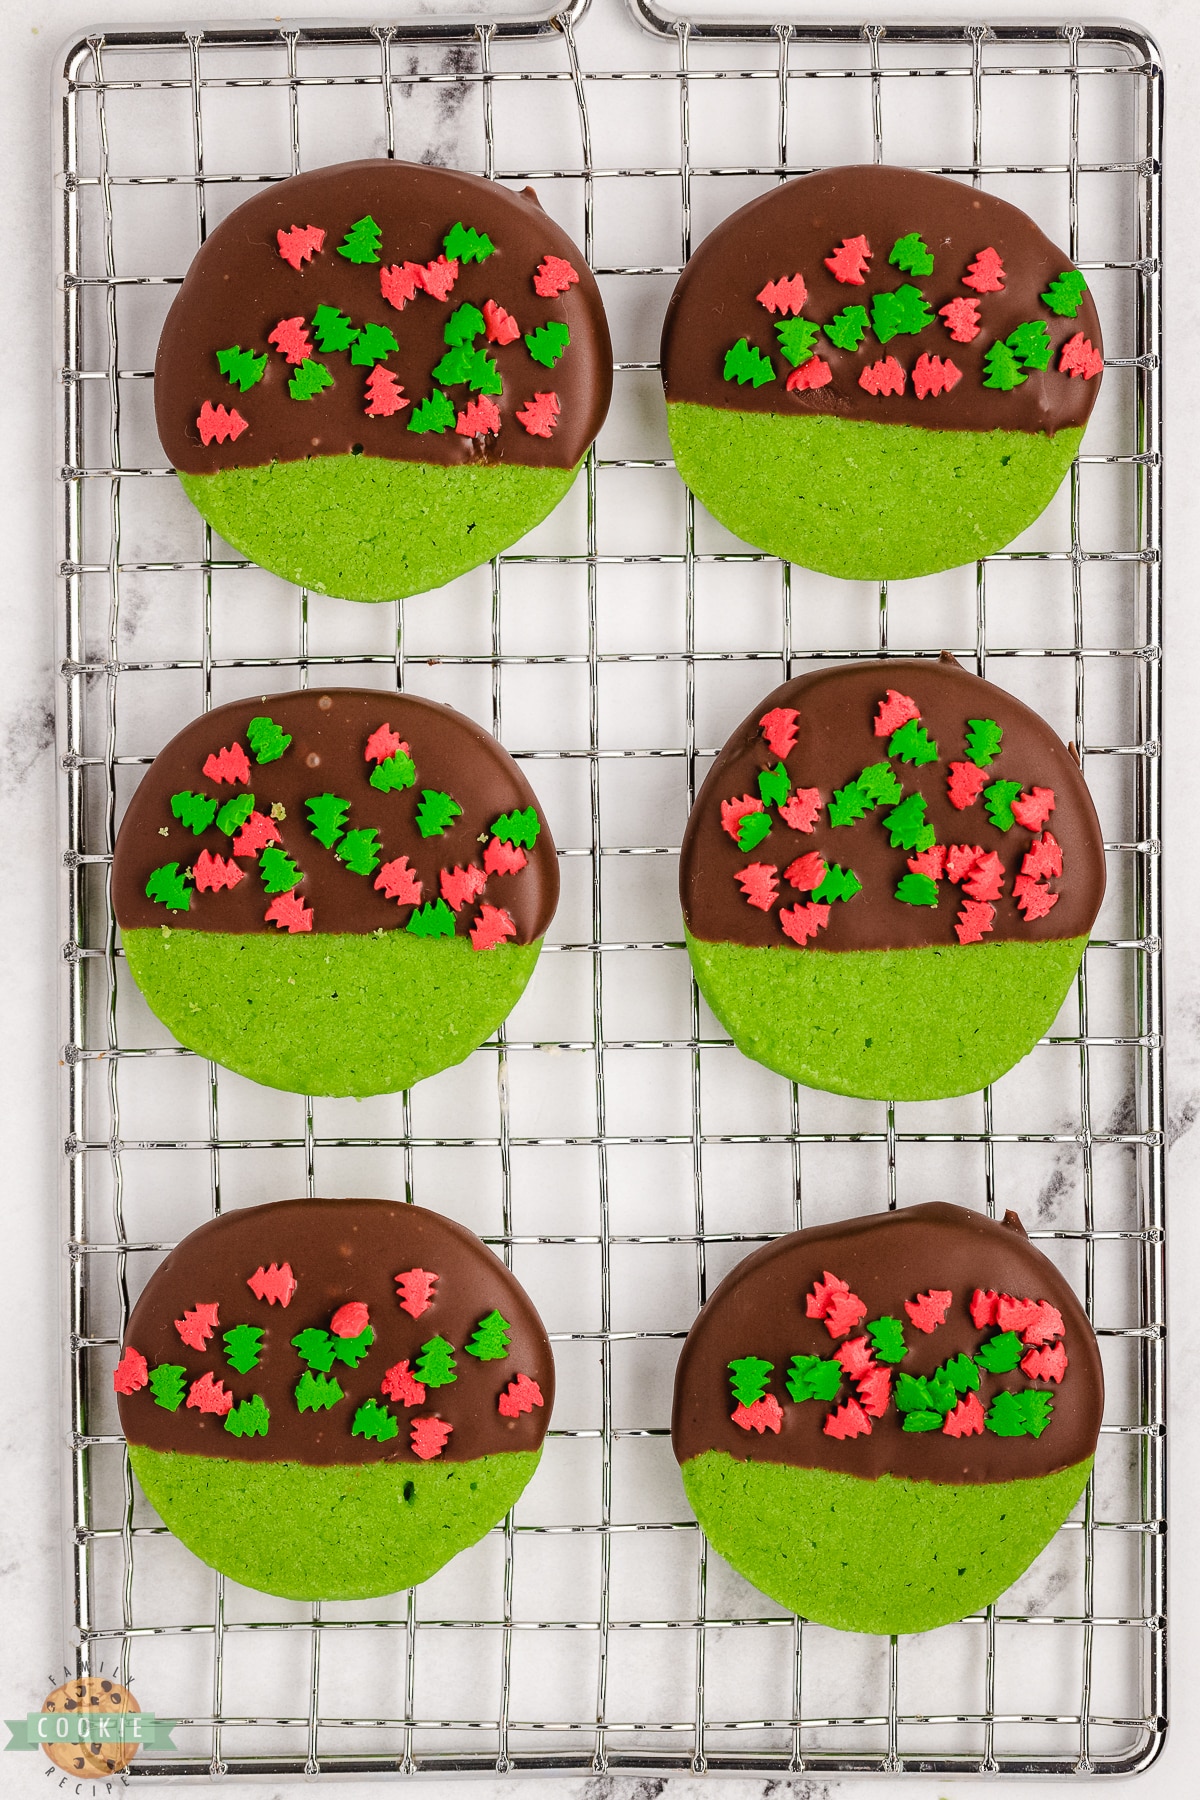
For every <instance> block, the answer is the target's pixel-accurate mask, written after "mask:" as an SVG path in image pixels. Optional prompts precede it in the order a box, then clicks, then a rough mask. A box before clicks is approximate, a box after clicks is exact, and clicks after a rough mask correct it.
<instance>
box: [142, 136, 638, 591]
mask: <svg viewBox="0 0 1200 1800" xmlns="http://www.w3.org/2000/svg"><path fill="white" fill-rule="evenodd" d="M612 367H613V364H612V345H611V343H610V341H609V335H608V326H607V323H606V320H605V315H604V304H603V301H602V299H601V296H600V290H599V288H598V287H597V285H596V281H595V278H594V277H593V275H592V272H591V270H590V269H589V268H588V266H587V264H586V263H585V262H584V260H583V257H582V256H581V255H580V253H579V251H578V249H577V248H576V247H575V245H574V244H573V243H572V242H571V240H570V239H569V238H568V237H567V235H566V234H565V232H563V231H562V230H561V228H560V227H559V226H558V225H556V224H555V223H554V221H553V220H552V219H550V218H549V217H548V216H547V215H546V213H545V212H544V211H543V210H542V207H541V205H540V204H539V202H538V199H537V196H536V195H535V193H534V191H533V189H532V188H526V189H525V190H524V192H522V193H515V192H513V190H512V189H510V188H507V187H504V186H503V185H501V184H500V183H499V182H496V181H491V180H484V179H482V178H481V177H479V176H476V175H466V174H462V173H461V172H459V171H455V170H450V169H442V168H437V167H436V166H434V165H433V164H430V163H406V162H401V161H398V160H396V159H394V158H386V159H384V158H376V159H371V160H365V161H361V162H351V163H339V164H336V165H334V166H332V167H330V168H324V169H315V170H311V171H309V172H308V173H305V174H302V175H294V176H292V177H291V178H290V179H289V180H286V181H280V182H275V183H272V184H271V185H270V186H268V187H265V188H263V189H262V190H261V192H258V193H255V194H254V195H253V196H252V197H251V198H250V199H248V200H246V201H244V202H243V204H242V205H241V206H239V207H238V208H237V209H236V210H235V211H234V212H233V213H231V214H230V216H229V217H228V218H227V219H224V220H222V221H221V223H220V224H218V225H217V226H216V228H215V230H213V231H211V232H210V233H209V234H208V236H207V237H206V239H205V241H204V243H203V244H202V246H201V248H200V250H199V251H198V253H197V255H196V256H195V258H194V259H193V261H192V264H191V267H190V268H189V269H188V272H187V274H186V275H185V277H184V280H183V283H182V285H181V287H180V289H179V292H178V294H177V295H176V297H175V299H174V301H173V303H172V305H171V308H170V311H169V312H168V314H167V317H166V320H165V322H164V324H163V329H162V335H161V337H160V339H159V346H158V355H157V358H156V362H155V369H154V408H155V421H156V424H157V426H158V434H159V438H160V439H161V442H162V445H163V449H164V450H165V452H166V455H167V458H168V460H169V461H170V463H171V465H172V467H173V468H174V469H175V470H176V472H177V473H178V475H179V478H180V482H181V485H182V487H183V490H184V492H185V493H186V494H187V496H188V498H189V499H190V500H191V501H192V503H193V504H194V505H195V506H196V508H197V509H198V511H199V512H200V513H201V514H202V515H203V517H204V519H205V520H206V521H207V522H208V524H209V525H210V526H211V527H212V529H213V530H214V532H217V533H219V534H220V536H221V537H222V538H223V539H224V540H225V541H226V543H228V544H229V545H230V546H231V547H232V549H233V550H234V551H235V552H237V553H238V554H239V555H240V556H244V557H248V558H250V559H251V560H252V561H254V562H256V563H259V564H260V565H261V566H262V567H263V568H265V569H269V570H270V571H271V572H272V573H273V574H275V575H279V576H282V577H283V579H284V580H286V581H291V582H294V583H296V584H297V585H298V586H301V587H305V588H309V589H311V590H312V591H313V592H315V593H318V594H328V595H333V596H336V597H339V598H343V599H347V600H356V601H368V602H369V601H385V600H400V599H403V598H405V597H406V596H407V595H411V594H418V593H421V592H424V591H426V590H428V589H430V588H438V587H441V586H442V585H443V584H444V583H446V582H449V581H453V580H455V579H456V577H458V576H460V575H463V574H465V573H466V572H467V571H468V570H470V569H474V568H477V567H478V566H479V565H480V564H482V563H486V562H488V561H489V560H490V559H492V558H493V557H495V556H498V555H499V554H500V553H501V552H502V551H504V550H507V549H508V548H509V546H510V545H512V544H514V543H516V542H517V540H518V539H519V538H522V537H523V536H524V535H525V534H526V533H527V532H529V531H531V530H532V529H533V528H534V526H536V525H538V524H540V523H541V521H542V520H543V519H545V518H546V516H547V515H548V514H549V513H550V512H552V511H553V509H554V508H555V507H556V506H557V505H558V503H559V501H560V500H561V499H562V498H563V496H564V495H565V494H566V492H567V490H568V489H569V488H570V486H571V484H572V482H573V481H574V479H575V477H576V475H577V474H578V472H579V469H580V467H581V466H582V463H583V460H584V457H585V456H586V454H587V451H588V448H589V446H590V445H591V444H592V442H593V440H594V439H595V436H596V433H597V432H598V431H599V429H600V426H601V425H602V423H603V421H604V416H605V413H606V412H607V410H608V403H609V399H610V396H611V392H612Z"/></svg>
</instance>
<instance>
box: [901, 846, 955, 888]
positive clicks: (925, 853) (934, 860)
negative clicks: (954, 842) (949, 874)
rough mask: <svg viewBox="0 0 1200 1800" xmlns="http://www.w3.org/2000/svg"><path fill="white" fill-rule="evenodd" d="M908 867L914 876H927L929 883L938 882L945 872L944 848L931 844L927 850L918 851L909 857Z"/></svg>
mask: <svg viewBox="0 0 1200 1800" xmlns="http://www.w3.org/2000/svg"><path fill="white" fill-rule="evenodd" d="M908 866H909V868H910V869H911V870H912V872H913V874H914V875H928V877H929V879H930V881H940V880H941V879H942V876H943V875H944V874H945V872H946V846H945V845H944V844H931V845H930V846H929V849H928V850H918V852H917V854H916V855H915V856H910V857H909V859H908Z"/></svg>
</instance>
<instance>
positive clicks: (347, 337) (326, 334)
mask: <svg viewBox="0 0 1200 1800" xmlns="http://www.w3.org/2000/svg"><path fill="white" fill-rule="evenodd" d="M312 323H313V330H314V331H315V332H316V334H317V348H318V349H319V350H324V351H326V352H328V351H330V350H349V349H350V347H351V345H352V344H353V343H354V342H355V341H356V339H357V337H358V331H357V328H356V327H355V326H353V325H352V324H351V323H350V318H349V315H348V314H347V313H344V312H339V311H338V309H337V307H336V306H318V308H317V310H316V312H315V313H314V314H313V320H312Z"/></svg>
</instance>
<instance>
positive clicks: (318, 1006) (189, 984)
mask: <svg viewBox="0 0 1200 1800" xmlns="http://www.w3.org/2000/svg"><path fill="white" fill-rule="evenodd" d="M122 942H123V943H124V946H125V956H126V960H127V962H128V964H129V969H130V973H131V974H132V975H133V978H134V980H135V981H136V982H137V984H138V987H139V988H140V989H141V990H142V993H143V994H144V995H145V997H146V1001H147V1003H148V1004H149V1006H150V1008H151V1010H152V1011H153V1012H154V1013H156V1014H157V1016H158V1017H159V1018H160V1019H161V1020H162V1022H163V1024H164V1025H166V1026H167V1027H168V1028H169V1029H170V1030H171V1031H172V1032H173V1033H174V1035H175V1036H176V1037H177V1038H178V1039H179V1042H180V1043H181V1044H184V1045H186V1047H187V1048H188V1049H189V1050H195V1051H197V1052H198V1053H199V1055H201V1056H209V1057H211V1058H212V1059H213V1061H214V1062H219V1063H221V1064H222V1066H223V1067H225V1068H227V1069H233V1070H234V1071H235V1073H237V1074H239V1075H246V1076H248V1077H249V1078H250V1079H251V1080H252V1081H260V1082H262V1083H263V1085H264V1086H265V1087H275V1088H286V1089H288V1090H289V1091H291V1092H292V1093H298V1094H324V1095H334V1096H341V1095H357V1096H361V1095H366V1094H392V1093H397V1092H399V1090H400V1089H401V1088H406V1087H411V1085H412V1084H413V1082H415V1081H421V1080H422V1079H423V1078H424V1077H425V1076H427V1075H436V1074H437V1073H438V1071H439V1070H440V1069H447V1068H449V1067H450V1066H451V1065H452V1064H453V1063H458V1062H462V1060H463V1059H464V1057H466V1056H468V1055H469V1054H470V1052H471V1051H472V1050H474V1049H475V1047H476V1046H477V1045H478V1044H481V1043H482V1042H483V1040H484V1039H485V1038H486V1037H489V1036H490V1035H491V1033H492V1032H493V1031H494V1030H495V1029H496V1027H497V1025H499V1023H500V1021H501V1020H502V1019H503V1018H505V1017H506V1016H507V1015H508V1013H509V1012H511V1011H512V1008H513V1007H514V1006H515V1005H516V1003H517V1001H518V999H519V998H520V996H521V993H522V991H523V990H524V987H525V984H526V982H527V981H528V980H529V977H530V976H531V975H532V973H533V969H534V965H535V963H536V962H537V959H538V952H539V951H540V950H541V947H542V940H541V939H540V938H538V939H537V940H536V942H534V943H532V944H499V945H497V946H496V947H495V948H494V949H492V950H475V949H474V948H473V947H472V945H471V943H470V941H469V939H467V938H463V937H454V938H438V939H428V938H416V937H413V936H412V935H411V933H409V932H407V931H402V930H397V931H388V932H382V933H380V934H378V935H376V934H373V933H372V934H370V935H366V936H362V935H358V934H355V933H350V932H313V933H311V934H308V935H304V936H300V935H296V936H292V935H290V934H289V935H288V936H282V935H281V936H278V937H276V936H269V935H268V934H267V933H266V932H247V933H242V934H239V933H235V932H217V931H187V930H177V929H173V928H169V927H166V926H163V927H160V928H159V929H158V930H157V931H156V930H152V929H149V928H145V927H142V928H138V929H135V930H131V931H126V932H123V933H122Z"/></svg>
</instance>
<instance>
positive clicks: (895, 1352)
mask: <svg viewBox="0 0 1200 1800" xmlns="http://www.w3.org/2000/svg"><path fill="white" fill-rule="evenodd" d="M867 1336H868V1337H869V1338H870V1340H871V1343H872V1345H873V1347H874V1350H875V1360H876V1361H877V1362H885V1363H898V1362H903V1360H904V1358H905V1357H906V1356H907V1355H908V1345H907V1344H906V1343H905V1341H904V1321H903V1319H894V1318H893V1317H892V1316H891V1314H890V1313H885V1314H884V1316H883V1318H881V1319H872V1320H871V1322H870V1324H869V1325H868V1326H867Z"/></svg>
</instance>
